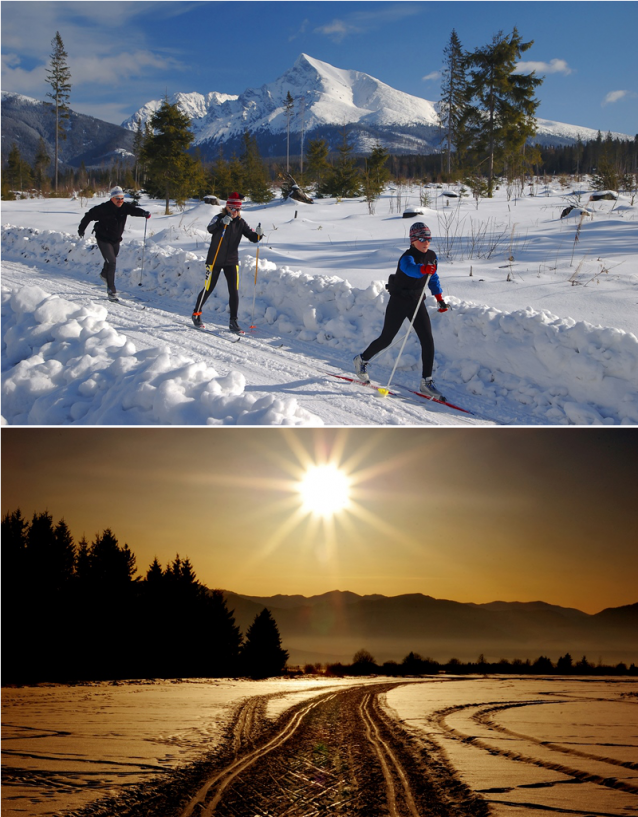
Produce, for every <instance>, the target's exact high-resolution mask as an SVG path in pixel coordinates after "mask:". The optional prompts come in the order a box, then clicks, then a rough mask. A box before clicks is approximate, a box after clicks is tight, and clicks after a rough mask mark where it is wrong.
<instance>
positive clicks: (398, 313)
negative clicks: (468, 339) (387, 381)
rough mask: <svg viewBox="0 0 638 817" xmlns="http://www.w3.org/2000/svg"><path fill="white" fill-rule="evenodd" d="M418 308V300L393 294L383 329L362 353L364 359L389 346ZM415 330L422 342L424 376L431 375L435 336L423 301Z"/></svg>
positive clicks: (368, 358)
mask: <svg viewBox="0 0 638 817" xmlns="http://www.w3.org/2000/svg"><path fill="white" fill-rule="evenodd" d="M415 309H416V301H414V300H411V299H408V298H401V297H400V296H398V295H391V296H390V300H389V301H388V306H387V308H386V311H385V320H384V322H383V329H382V331H381V334H380V335H379V337H378V338H377V339H376V340H373V341H372V343H371V344H370V345H369V346H368V348H367V349H366V350H365V352H363V353H362V354H361V357H362V358H363V360H365V361H368V360H371V359H372V358H373V357H374V356H375V355H378V354H379V352H381V351H383V350H384V349H385V348H386V347H388V346H389V345H390V344H391V343H392V341H393V340H394V338H395V337H396V335H397V332H398V331H399V329H400V328H401V324H402V323H403V321H404V320H406V319H407V320H408V321H411V320H412V316H413V315H414V310H415ZM414 331H415V332H416V333H417V336H418V338H419V341H420V343H421V360H422V364H423V375H422V376H423V377H431V376H432V369H433V367H434V338H433V337H432V325H431V323H430V316H429V315H428V311H427V309H426V308H425V303H424V302H423V301H421V305H420V306H419V311H418V312H417V313H416V318H415V319H414Z"/></svg>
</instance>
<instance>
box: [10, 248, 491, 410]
mask: <svg viewBox="0 0 638 817" xmlns="http://www.w3.org/2000/svg"><path fill="white" fill-rule="evenodd" d="M25 281H26V282H28V284H27V285H25ZM2 286H3V313H2V332H3V392H2V412H3V418H4V420H5V422H7V423H9V424H23V425H31V424H38V425H48V424H56V425H73V424H77V425H154V424H164V425H198V424H209V425H216V424H219V425H297V426H302V425H303V426H308V425H311V426H312V425H317V426H319V425H323V424H330V425H343V426H348V425H385V426H389V425H456V424H460V425H468V424H480V423H481V422H482V421H481V420H477V419H476V418H470V419H469V420H468V419H467V418H461V419H459V418H457V417H454V416H453V414H455V412H453V411H452V410H450V409H446V408H445V407H442V406H433V407H429V406H428V407H422V406H419V405H409V404H407V403H406V404H401V405H396V404H392V405H390V404H388V403H387V402H386V401H384V400H383V399H382V398H379V397H378V396H376V395H375V394H370V395H367V394H363V393H361V391H360V390H358V389H357V388H356V387H354V388H351V387H349V386H345V387H343V386H341V385H340V384H337V383H335V382H334V380H333V378H331V377H329V376H327V375H323V374H321V372H320V371H319V365H318V362H317V361H315V360H314V359H312V358H311V357H308V355H307V352H306V349H305V348H303V349H302V348H300V347H303V346H305V344H302V343H301V342H300V343H299V344H295V342H294V341H291V342H290V343H289V344H287V348H281V349H280V348H276V347H270V346H268V344H267V342H264V343H260V342H259V341H256V340H255V341H254V340H252V339H251V338H250V337H245V338H244V337H242V339H241V341H240V342H239V343H237V344H228V343H226V342H225V341H224V340H223V339H222V338H218V337H215V336H214V335H211V334H208V333H199V332H198V331H197V330H195V329H194V327H192V326H189V321H190V317H189V316H187V315H184V314H183V313H180V312H179V311H178V310H179V306H178V305H173V304H170V301H169V306H173V307H174V309H175V311H169V310H167V309H160V308H158V307H157V306H155V305H154V304H155V303H157V302H158V301H161V300H162V299H160V298H159V297H155V299H154V301H153V303H151V302H150V298H149V303H148V304H147V306H146V308H145V309H143V310H142V309H139V310H138V309H131V308H129V306H128V305H125V304H121V303H111V302H109V301H108V300H107V299H106V298H105V297H104V295H103V293H102V291H101V290H102V288H101V287H99V288H98V287H97V286H92V285H90V284H88V283H87V282H86V281H75V280H73V279H72V278H70V277H69V276H68V275H67V274H65V271H61V270H55V269H52V268H50V267H48V268H47V269H46V270H39V269H38V268H36V267H26V266H25V265H23V264H19V263H15V262H7V261H4V262H3V265H2ZM123 297H126V293H124V294H123ZM145 297H146V296H145ZM215 319H216V320H217V321H218V324H219V325H220V328H222V324H221V320H222V318H220V316H215ZM317 351H318V352H321V348H320V347H318V350H317ZM348 362H349V361H348V360H347V359H344V360H343V361H342V365H343V366H347V365H348ZM326 363H328V364H332V365H335V363H334V361H333V360H332V359H331V360H328V361H327V360H326V359H325V358H322V360H321V364H322V366H325V365H326ZM339 363H340V362H339V361H338V362H337V365H339ZM336 371H338V369H336Z"/></svg>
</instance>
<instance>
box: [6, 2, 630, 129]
mask: <svg viewBox="0 0 638 817" xmlns="http://www.w3.org/2000/svg"><path fill="white" fill-rule="evenodd" d="M514 26H517V27H518V30H519V32H520V34H521V35H522V37H523V39H524V40H525V41H528V40H534V45H533V46H532V48H531V49H530V50H529V51H527V52H526V53H525V54H524V55H523V59H524V60H525V61H526V62H528V63H530V65H529V68H530V70H531V68H532V67H533V68H535V69H536V71H537V73H538V74H539V75H544V76H545V81H544V83H543V85H542V86H541V87H540V89H539V91H538V94H537V95H538V97H539V98H540V100H541V105H540V108H539V110H538V115H539V116H540V117H543V118H545V119H553V120H557V121H560V122H567V123H570V124H575V125H584V126H587V127H591V128H596V129H598V128H599V129H601V130H603V131H607V130H612V131H618V132H622V133H628V134H631V135H634V134H636V133H637V132H638V57H637V56H636V54H637V49H636V47H635V39H636V34H635V33H636V31H638V4H637V3H636V2H635V1H634V0H625V1H624V2H615V1H614V0H612V1H611V2H607V1H606V0H602V2H598V0H593V1H592V2H587V1H586V0H585V1H584V2H563V1H562V0H544V1H543V2H504V1H503V2H483V1H482V0H474V1H473V2H465V0H447V2H419V1H418V0H410V1H409V2H404V1H403V0H397V1H396V2H384V0H378V1H377V2H367V1H366V0H360V1H359V2H336V1H335V2H333V0H323V2H313V1H312V0H301V1H297V0H288V2H273V1H272V0H270V1H269V2H266V0H262V1H261V2H253V1H252V0H224V2H207V0H181V2H172V0H163V1H162V2H157V0H144V1H143V2H131V1H130V0H126V2H121V0H113V2H101V0H92V1H91V2H83V1H82V0H79V1H76V2H39V0H34V1H33V2H31V0H3V2H2V89H3V90H5V91H15V92H18V93H23V94H26V95H27V96H32V97H35V98H36V99H42V100H44V99H45V94H46V93H47V91H48V90H49V87H48V86H47V85H46V80H45V70H46V67H47V65H48V62H49V57H50V54H51V40H52V38H53V36H54V35H55V32H56V31H59V32H60V34H61V36H62V39H63V41H64V44H65V47H66V50H67V52H68V55H69V67H70V69H71V74H72V78H71V81H72V91H71V107H72V108H73V109H74V110H77V111H79V112H81V113H86V114H90V115H92V116H96V117H98V118H101V119H105V120H107V121H109V122H115V123H118V124H119V123H121V122H122V121H123V120H124V119H125V118H127V117H128V116H129V115H131V114H132V113H133V112H134V111H135V110H137V109H138V108H139V107H140V106H141V105H143V104H144V103H145V102H147V101H149V100H150V99H158V98H161V97H162V96H163V95H164V94H165V93H168V95H169V96H170V95H171V94H173V93H175V92H176V91H184V92H190V91H199V92H200V93H208V92H209V91H219V92H221V93H230V94H237V93H241V92H242V91H244V90H245V89H246V88H251V87H259V86H260V85H262V84H264V83H267V82H271V81H273V80H275V79H276V78H277V77H279V76H280V75H281V74H283V73H284V71H285V70H286V69H288V68H290V67H291V66H292V65H293V63H294V62H295V60H296V59H297V57H298V56H299V54H301V53H302V52H303V53H306V54H309V55H310V56H312V57H315V58H316V59H319V60H324V61H326V62H329V63H331V64H332V65H335V66H336V67H338V68H350V69H356V70H358V71H363V72H365V73H368V74H371V75H372V76H374V77H376V78H377V79H380V80H382V81H383V82H385V83H387V84H388V85H391V86H392V87H394V88H397V89H399V90H401V91H405V92H407V93H410V94H414V95H415V96H420V97H424V98H425V99H428V100H431V101H436V100H437V99H438V98H439V92H440V80H439V75H440V70H441V66H442V60H443V49H444V48H445V46H446V45H447V43H448V42H449V39H450V34H451V31H452V29H453V28H454V29H456V31H457V34H458V35H459V38H460V40H461V43H462V45H463V46H464V48H466V49H468V50H472V49H474V48H476V47H479V46H483V45H486V44H487V43H489V42H490V40H491V39H492V36H493V35H494V34H496V33H497V32H498V31H499V30H502V31H504V32H506V33H510V32H511V31H512V29H513V27H514Z"/></svg>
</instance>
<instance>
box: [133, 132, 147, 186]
mask: <svg viewBox="0 0 638 817" xmlns="http://www.w3.org/2000/svg"><path fill="white" fill-rule="evenodd" d="M144 139H145V130H144V128H143V127H142V120H141V119H137V120H136V128H135V136H134V137H133V155H134V156H135V187H139V185H140V169H141V163H142V150H143V148H144Z"/></svg>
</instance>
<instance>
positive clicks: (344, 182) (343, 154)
mask: <svg viewBox="0 0 638 817" xmlns="http://www.w3.org/2000/svg"><path fill="white" fill-rule="evenodd" d="M337 150H338V153H339V156H338V157H337V160H336V162H335V164H334V167H333V168H332V172H331V173H330V174H329V176H328V177H327V179H326V180H325V182H324V183H323V185H322V187H321V192H322V193H323V194H324V195H327V196H335V197H337V198H352V197H354V196H360V195H361V188H362V180H361V173H360V171H359V168H358V167H357V162H356V160H355V158H354V156H353V155H352V152H353V150H354V145H352V144H351V143H350V142H349V141H348V132H347V131H346V129H345V128H344V130H343V139H342V142H341V144H340V145H339V147H338V148H337Z"/></svg>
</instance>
